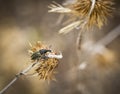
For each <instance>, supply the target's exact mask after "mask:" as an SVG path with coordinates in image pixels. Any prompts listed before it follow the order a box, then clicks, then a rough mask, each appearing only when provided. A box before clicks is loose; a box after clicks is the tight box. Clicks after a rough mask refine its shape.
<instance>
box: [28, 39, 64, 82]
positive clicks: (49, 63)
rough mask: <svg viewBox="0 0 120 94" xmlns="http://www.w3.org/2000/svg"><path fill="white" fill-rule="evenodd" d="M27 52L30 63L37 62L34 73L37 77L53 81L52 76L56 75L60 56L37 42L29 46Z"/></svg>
mask: <svg viewBox="0 0 120 94" xmlns="http://www.w3.org/2000/svg"><path fill="white" fill-rule="evenodd" d="M29 52H30V53H31V60H32V62H39V63H38V64H37V65H38V66H37V67H36V69H35V73H37V74H38V75H39V77H40V79H43V80H55V78H54V75H53V74H55V73H56V72H55V69H56V67H57V66H58V64H59V59H60V58H62V54H57V53H56V52H54V51H52V50H51V49H50V48H48V47H47V46H46V45H44V44H43V43H41V42H39V41H38V42H37V43H36V44H35V45H34V46H31V50H30V51H29Z"/></svg>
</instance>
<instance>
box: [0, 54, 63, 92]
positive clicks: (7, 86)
mask: <svg viewBox="0 0 120 94" xmlns="http://www.w3.org/2000/svg"><path fill="white" fill-rule="evenodd" d="M47 57H48V58H56V59H61V58H62V57H63V56H62V53H60V55H52V54H48V55H47ZM38 63H39V62H38V61H36V62H35V63H33V64H31V65H30V66H28V67H27V68H26V69H24V70H23V71H21V72H19V73H18V74H16V76H15V78H14V79H13V80H12V81H11V82H10V83H9V84H8V85H6V86H5V87H4V88H3V89H2V90H1V91H0V94H3V93H4V92H5V91H6V90H7V89H8V88H9V87H10V86H12V84H14V83H15V82H16V81H17V80H18V78H20V77H21V76H22V75H26V73H27V72H29V71H30V70H31V69H32V68H33V67H35V65H37V64H38Z"/></svg>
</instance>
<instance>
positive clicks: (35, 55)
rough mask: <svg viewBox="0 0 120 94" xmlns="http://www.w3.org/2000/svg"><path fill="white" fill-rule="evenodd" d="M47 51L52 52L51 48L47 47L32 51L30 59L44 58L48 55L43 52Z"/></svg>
mask: <svg viewBox="0 0 120 94" xmlns="http://www.w3.org/2000/svg"><path fill="white" fill-rule="evenodd" d="M47 52H52V51H51V50H48V49H41V50H39V51H37V52H34V53H33V54H32V55H31V60H39V59H46V58H48V57H46V56H45V54H46V53H47Z"/></svg>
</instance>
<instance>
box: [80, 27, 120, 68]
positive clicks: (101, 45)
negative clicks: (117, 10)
mask: <svg viewBox="0 0 120 94" xmlns="http://www.w3.org/2000/svg"><path fill="white" fill-rule="evenodd" d="M119 36H120V25H119V26H117V27H116V28H115V29H114V30H112V31H111V32H110V33H108V34H107V35H106V36H105V37H103V38H102V39H101V40H99V41H98V42H97V43H96V44H90V45H87V47H85V50H86V51H87V52H88V54H87V55H86V56H85V57H84V59H83V60H82V61H81V63H80V65H79V69H80V68H81V66H82V65H85V67H86V65H87V63H88V61H89V59H90V58H91V57H92V56H93V55H95V54H100V53H101V52H103V50H106V46H107V45H109V44H110V43H111V42H112V41H113V40H115V39H116V38H117V37H119ZM89 47H91V49H89ZM102 54H104V53H102ZM85 67H84V68H85Z"/></svg>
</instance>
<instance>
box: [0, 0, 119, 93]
mask: <svg viewBox="0 0 120 94" xmlns="http://www.w3.org/2000/svg"><path fill="white" fill-rule="evenodd" d="M54 1H56V2H58V3H60V4H61V3H62V2H63V0H54ZM50 3H52V0H0V90H1V89H2V88H3V87H4V86H5V85H7V84H8V83H9V82H10V81H11V80H12V79H13V78H14V76H15V74H17V73H18V72H20V71H21V70H22V69H24V68H26V66H28V64H30V56H29V55H28V52H27V50H28V49H29V44H28V42H31V43H33V44H34V43H35V42H36V41H38V40H40V41H45V42H46V43H47V44H48V45H52V48H53V49H55V50H57V51H62V53H63V57H64V58H63V59H62V60H61V61H60V64H59V66H58V69H57V71H58V74H57V75H56V79H57V82H54V81H51V82H50V84H48V83H47V82H46V81H41V80H39V78H38V77H30V78H20V79H18V81H17V82H15V83H14V84H13V85H12V86H11V87H10V88H9V89H8V90H7V91H6V92H5V94H120V50H119V48H120V37H117V38H115V39H114V40H113V41H111V43H109V44H108V45H105V47H106V48H105V51H103V53H102V54H95V55H93V56H91V54H90V53H89V54H88V52H87V50H86V48H85V50H84V51H82V54H81V52H76V47H75V45H76V43H75V42H76V37H77V34H78V33H77V31H78V30H74V32H70V33H69V34H67V35H59V34H58V30H59V29H60V28H61V27H63V26H62V25H60V24H59V25H57V24H56V22H57V20H58V17H59V15H58V14H55V13H48V7H47V6H48V5H49V4H50ZM115 3H116V5H115V7H116V9H117V10H116V11H115V13H114V16H113V18H111V19H110V20H109V22H108V25H106V26H104V27H103V29H102V30H101V31H100V32H98V31H97V32H86V34H85V41H86V43H87V42H89V41H90V42H91V41H92V43H93V44H95V43H96V42H97V41H99V40H101V39H102V38H103V37H104V36H106V35H107V34H108V33H109V32H111V31H113V30H114V29H115V28H116V27H117V26H118V25H120V11H119V6H120V1H119V0H115ZM91 47H92V45H91ZM83 48H84V46H83ZM87 48H89V46H88V47H87ZM86 54H87V55H86ZM90 56H91V57H90ZM84 66H85V68H84ZM81 67H82V68H81Z"/></svg>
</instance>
